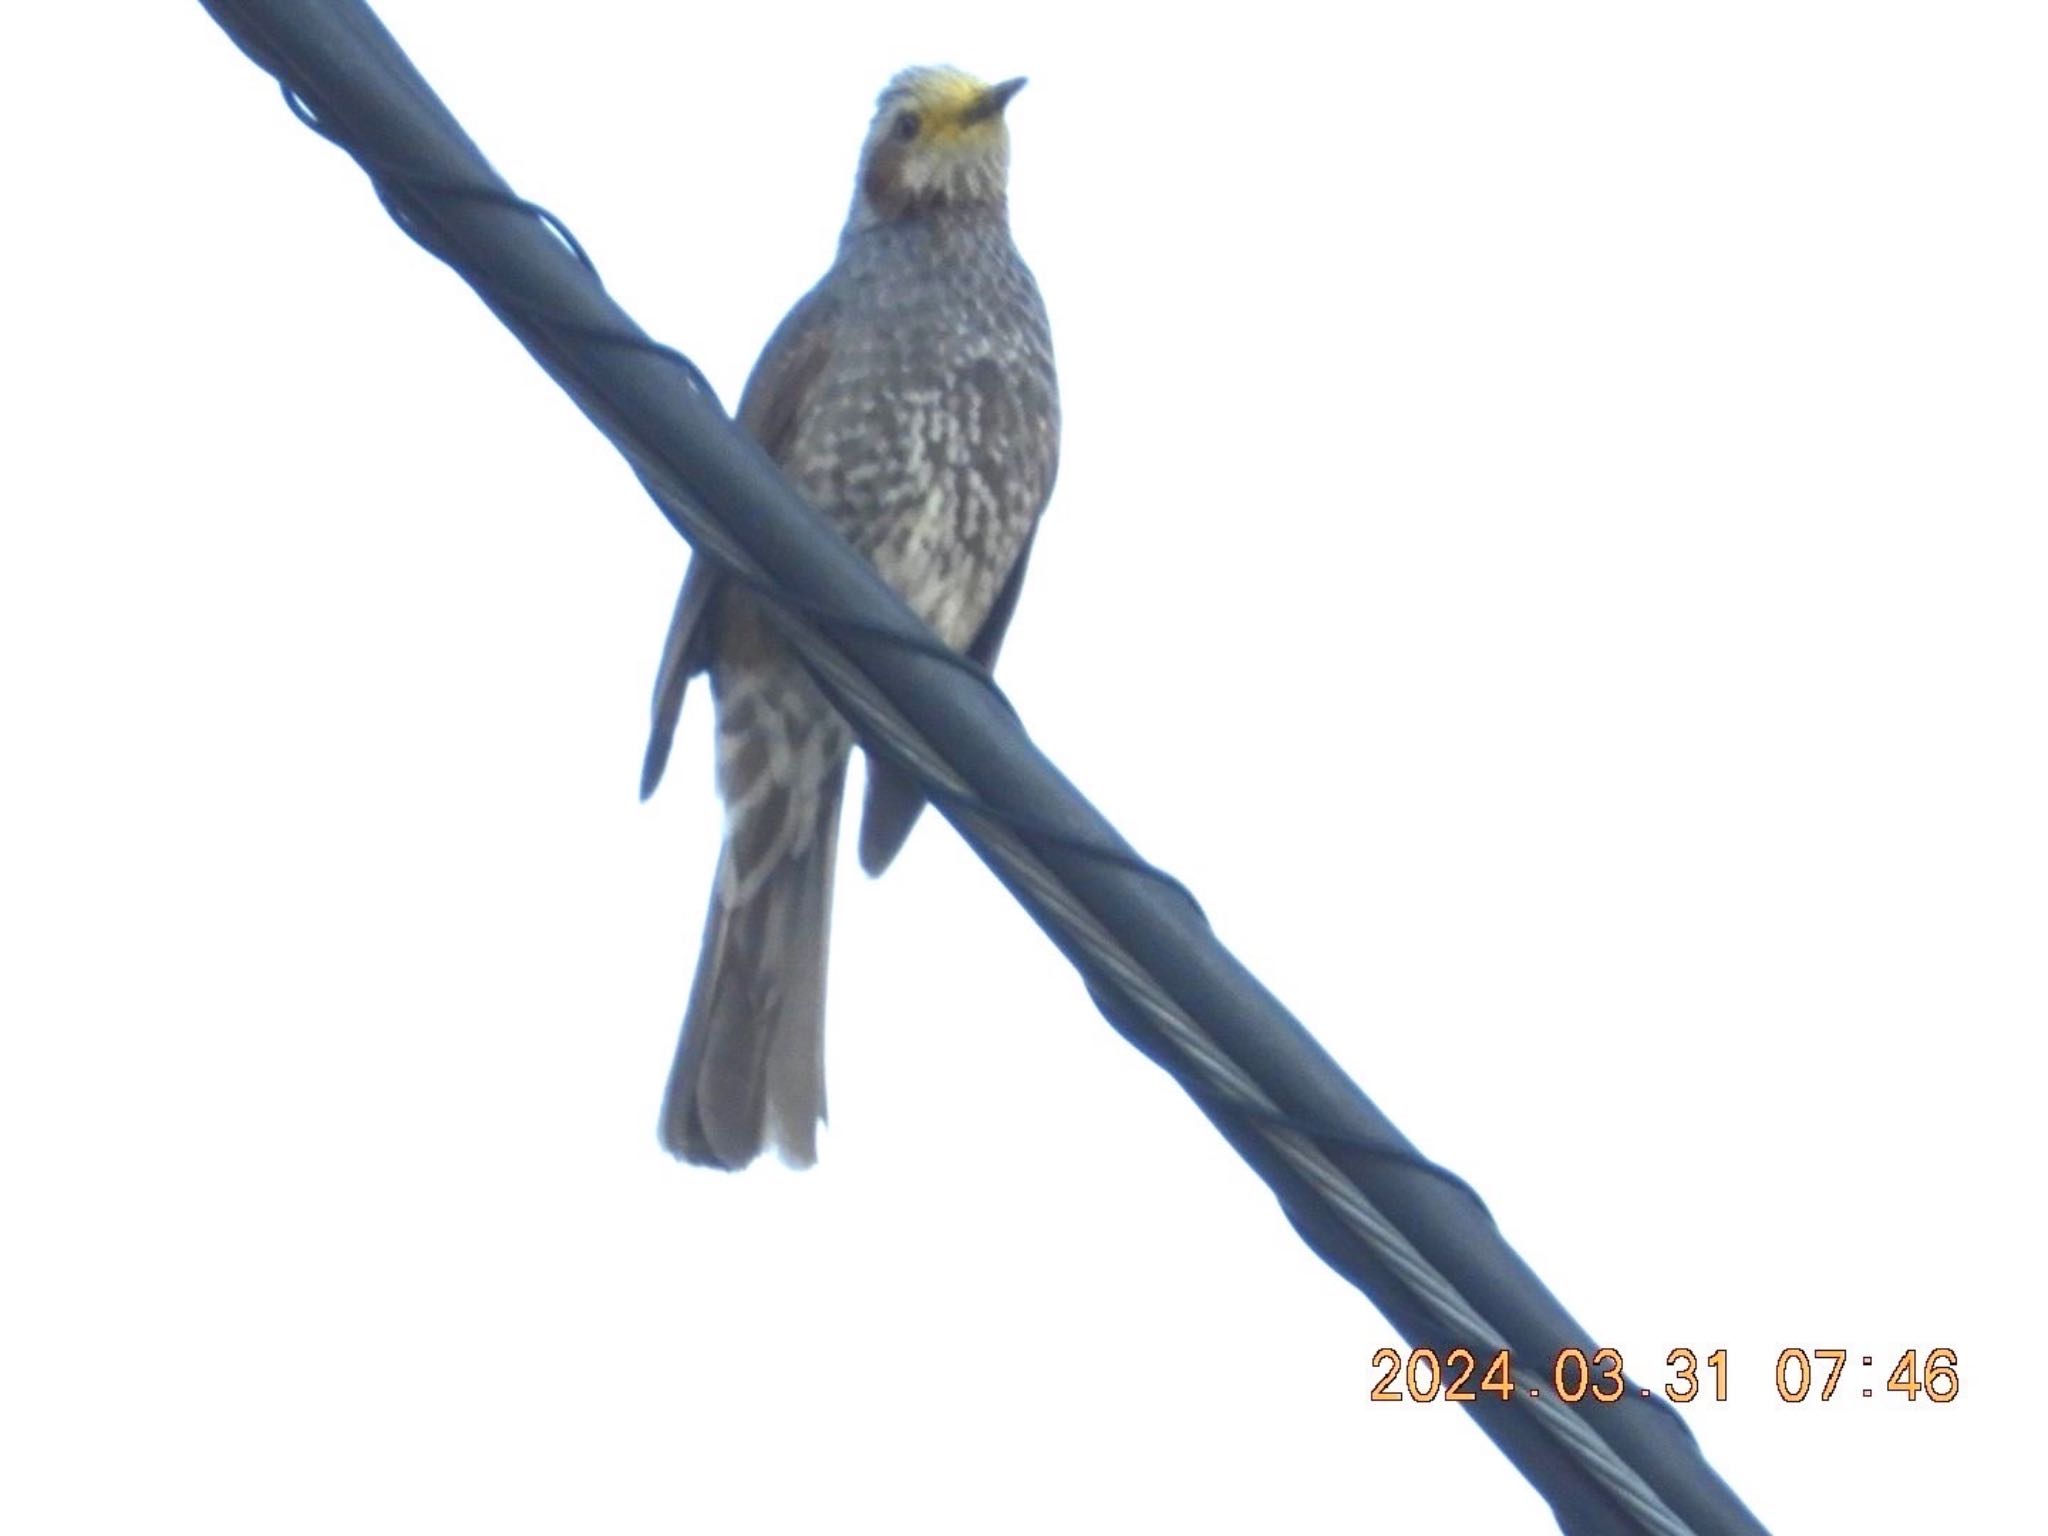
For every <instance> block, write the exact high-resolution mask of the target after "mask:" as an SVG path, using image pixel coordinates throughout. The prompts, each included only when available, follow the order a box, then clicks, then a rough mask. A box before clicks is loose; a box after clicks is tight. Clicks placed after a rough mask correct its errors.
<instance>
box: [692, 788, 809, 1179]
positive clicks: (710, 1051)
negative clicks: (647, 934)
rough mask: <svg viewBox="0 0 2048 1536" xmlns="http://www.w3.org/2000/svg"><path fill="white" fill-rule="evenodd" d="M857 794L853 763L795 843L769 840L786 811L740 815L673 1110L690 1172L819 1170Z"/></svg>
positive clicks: (714, 908)
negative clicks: (849, 797) (832, 984)
mask: <svg viewBox="0 0 2048 1536" xmlns="http://www.w3.org/2000/svg"><path fill="white" fill-rule="evenodd" d="M845 783H846V760H845V757H844V755H843V754H842V755H841V756H840V758H839V762H838V764H837V766H836V768H834V769H833V770H832V771H831V772H830V774H829V775H828V776H827V777H826V779H825V781H824V782H823V783H822V784H821V785H820V786H819V790H818V794H817V798H816V799H815V801H814V802H813V805H814V807H815V810H814V814H813V815H811V816H809V817H806V818H803V820H804V823H805V824H804V825H803V826H802V827H801V828H800V829H799V830H798V831H797V835H796V836H793V837H792V836H787V835H782V834H771V835H769V836H767V837H765V838H764V837H762V836H761V835H760V833H761V831H762V827H761V820H762V818H765V817H768V816H780V817H787V816H788V815H789V811H790V809H791V808H790V806H789V805H788V802H787V801H783V802H781V803H780V804H768V805H764V804H754V805H742V806H741V807H739V808H737V809H736V810H735V812H734V814H733V816H732V819H731V823H730V825H729V826H728V828H727V832H726V839H725V846H724V848H723V849H722V850H721V851H720V853H719V857H718V877H717V879H716V880H715V881H714V882H713V885H712V889H711V910H710V911H709V912H708V913H707V914H706V915H705V918H704V948H703V952H702V954H701V955H700V956H699V957H698V960H697V979H696V982H695V983H694V984H693V986H692V987H691V989H690V1006H689V1010H688V1011H687V1012H686V1013H685V1014H684V1015H683V1035H682V1039H681V1041H680V1042H679V1043H678V1044H677V1046H676V1060H675V1066H674V1067H673V1068H671V1069H670V1072H669V1079H668V1093H667V1095H666V1097H665V1098H664V1100H663V1102H662V1107H661V1139H662V1144H663V1145H664V1146H666V1147H667V1148H668V1150H669V1151H670V1152H672V1153H674V1154H675V1155H676V1156H677V1157H680V1158H682V1159H684V1160H685V1161H687V1162H692V1163H701V1164H703V1165H705V1166H706V1167H712V1168H744V1167H745V1166H746V1165H747V1164H748V1163H751V1162H752V1161H753V1160H754V1159H755V1158H756V1157H758V1156H760V1154H761V1153H762V1152H764V1151H766V1150H767V1149H768V1148H770V1147H774V1148H775V1149H776V1150H778V1151H779V1152H780V1153H781V1154H782V1158H783V1160H784V1161H785V1162H787V1163H789V1164H790V1165H791V1166H792V1167H797V1168H807V1167H809V1166H810V1165H811V1164H812V1163H813V1162H815V1161H817V1156H818V1152H817V1139H818V1138H817V1131H818V1125H819V1123H820V1122H821V1121H823V1120H824V1118H825V956H826V949H827V945H828V941H829V939H830V936H831V926H832V863H833V856H834V852H835V850H836V848H837V846H838V842H839V803H840V798H841V794H842V791H843V790H844V788H845ZM806 833H807V834H808V835H804V834H806ZM763 845H765V846H763Z"/></svg>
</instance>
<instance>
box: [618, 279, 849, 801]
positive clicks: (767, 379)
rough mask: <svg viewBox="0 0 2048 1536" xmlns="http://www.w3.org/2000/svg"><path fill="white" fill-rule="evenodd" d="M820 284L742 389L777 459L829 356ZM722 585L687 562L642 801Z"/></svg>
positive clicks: (748, 418) (751, 428) (657, 773)
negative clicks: (687, 568) (687, 569)
mask: <svg viewBox="0 0 2048 1536" xmlns="http://www.w3.org/2000/svg"><path fill="white" fill-rule="evenodd" d="M823 287H824V285H823V284H822V283H821V284H819V286H818V287H816V288H813V289H812V290H811V291H810V292H809V293H807V294H805V295H804V297H803V298H802V299H800V300H798V302H797V305H796V307H795V308H794V309H792V310H791V311H790V312H789V313H788V314H787V315H785V316H784V317H783V320H782V324H781V325H779V326H777V327H776V328H775V334H774V335H773V336H771V337H769V338H768V345H767V346H766V347H764V348H762V349H761V357H760V360H759V361H758V362H756V363H755V364H754V371H753V373H752V374H751V375H750V376H749V377H748V379H747V387H746V389H745V390H743V391H742V392H741V394H740V410H739V424H740V430H741V431H743V432H745V433H746V434H747V436H749V437H751V438H752V439H753V440H754V441H755V442H757V443H759V444H760V445H761V446H762V447H763V448H764V449H766V450H767V453H768V457H770V458H771V459H774V460H775V461H776V462H777V463H780V462H781V461H782V457H783V454H784V453H785V452H786V451H787V449H788V447H789V439H790V436H791V434H792V433H793V432H794V430H795V428H796V423H797V420H798V418H799V416H800V415H801V414H802V410H803V403H804V397H805V396H806V395H807V394H808V393H809V392H810V388H811V386H812V384H814V383H815V382H817V378H818V375H819V373H820V372H822V371H823V369H824V367H825V360H826V359H827V358H828V357H830V356H831V354H832V322H833V320H834V318H835V317H836V310H837V306H836V305H835V304H834V302H833V301H832V299H830V298H829V297H827V296H826V295H825V294H824V292H823V291H822V290H823ZM723 586H724V583H723V582H722V581H720V580H719V577H718V571H717V569H716V568H715V567H714V566H713V565H712V564H711V562H710V561H708V560H701V559H693V560H691V561H690V569H689V573H688V574H687V575H686V576H684V578H683V590H682V593H681V595H680V596H678V597H677V599H676V611H675V617H674V618H672V619H670V620H669V626H668V641H667V643H666V644H665V645H664V646H663V647H662V652H661V668H660V670H659V671H658V672H656V673H655V677H654V719H653V726H652V729H650V730H649V732H648V735H647V756H646V758H645V759H644V760H643V762H642V763H641V765H640V798H641V799H642V800H645V799H646V798H647V797H648V796H649V795H651V794H653V793H654V791H655V789H656V788H657V786H659V785H660V783H661V775H662V772H663V770H664V769H666V768H667V767H668V753H669V747H670V745H671V744H672V743H673V742H674V740H675V734H676V721H677V720H678V719H680V718H681V717H682V713H683V694H684V691H685V690H686V689H687V688H688V687H689V683H690V679H691V678H693V677H695V676H696V675H697V674H698V673H699V672H702V671H703V670H704V669H705V668H706V667H708V666H710V664H711V637H712V635H713V634H714V633H715V632H716V627H717V621H716V619H715V618H713V617H712V615H713V612H714V610H715V609H716V607H717V602H718V593H719V590H720V589H721V588H722V587H723Z"/></svg>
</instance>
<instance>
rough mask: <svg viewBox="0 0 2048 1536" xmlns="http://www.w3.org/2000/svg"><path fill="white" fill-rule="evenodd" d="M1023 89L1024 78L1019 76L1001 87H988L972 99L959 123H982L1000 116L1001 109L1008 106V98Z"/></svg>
mask: <svg viewBox="0 0 2048 1536" xmlns="http://www.w3.org/2000/svg"><path fill="white" fill-rule="evenodd" d="M1023 89H1024V77H1023V76H1022V75H1019V76H1018V77H1017V78H1016V79H1014V80H1005V81H1004V82H1003V83H1002V84H1001V85H992V86H990V87H989V88H988V89H987V90H985V91H983V92H982V93H981V94H980V95H979V96H977V97H975V98H974V100H973V101H972V102H971V103H970V104H969V105H968V108H967V110H966V111H965V112H964V113H962V114H961V116H960V121H961V122H963V123H983V122H987V121H988V120H989V119H990V118H992V117H1000V116H1002V114H1003V108H1005V107H1007V106H1008V105H1009V104H1010V98H1011V97H1012V96H1014V95H1016V94H1017V93H1018V92H1019V91H1021V90H1023Z"/></svg>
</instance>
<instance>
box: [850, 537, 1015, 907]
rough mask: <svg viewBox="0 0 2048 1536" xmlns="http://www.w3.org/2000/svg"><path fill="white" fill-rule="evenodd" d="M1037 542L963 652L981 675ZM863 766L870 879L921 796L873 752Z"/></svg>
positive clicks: (890, 855)
mask: <svg viewBox="0 0 2048 1536" xmlns="http://www.w3.org/2000/svg"><path fill="white" fill-rule="evenodd" d="M1037 537H1038V530H1037V529H1036V528H1034V529H1032V530H1031V536H1030V537H1029V538H1027V539H1025V541H1024V547H1023V548H1022V549H1020V550H1018V551H1017V561H1016V564H1014V565H1012V566H1011V567H1010V574H1009V576H1008V577H1006V578H1005V579H1004V581H1003V588H1002V591H1000V592H998V593H997V594H996V601H995V606H994V607H993V608H991V609H989V611H988V617H987V618H986V619H984V620H983V621H982V625H981V629H980V631H979V632H978V633H977V634H976V635H975V637H974V640H973V642H972V643H971V644H970V645H969V646H968V647H967V655H968V657H969V659H971V660H973V661H977V662H979V663H980V664H981V666H982V669H983V670H984V671H989V672H993V671H994V670H995V666H996V654H997V652H999V651H1001V650H1002V648H1003V636H1004V634H1005V633H1007V632H1008V630H1009V628H1010V616H1011V615H1012V614H1014V613H1015V612H1016V611H1017V594H1018V593H1020V592H1022V591H1023V590H1024V567H1025V565H1026V564H1027V563H1029V561H1030V559H1031V544H1032V540H1033V539H1036V538H1037ZM867 764H868V788H867V794H866V796H865V798H864V799H863V800H862V802H861V812H860V867H861V868H862V869H864V870H866V871H867V872H868V873H869V874H870V875H879V874H880V873H881V872H882V871H883V870H885V869H887V868H888V867H889V865H890V862H891V861H892V860H894V859H895V857H896V855H897V854H899V853H901V852H902V851H903V844H904V842H905V841H906V840H907V839H908V838H909V836H910V829H911V828H912V827H914V826H915V825H917V818H918V816H919V815H920V814H921V813H922V812H923V810H924V791H923V790H921V789H919V788H918V787H917V781H916V780H915V779H913V778H911V777H910V775H909V774H907V773H905V772H903V770H902V769H900V768H896V767H894V766H892V765H891V764H888V763H885V762H882V761H881V760H879V759H878V758H876V757H875V755H874V754H873V753H872V752H871V753H869V754H868V755H867Z"/></svg>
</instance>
